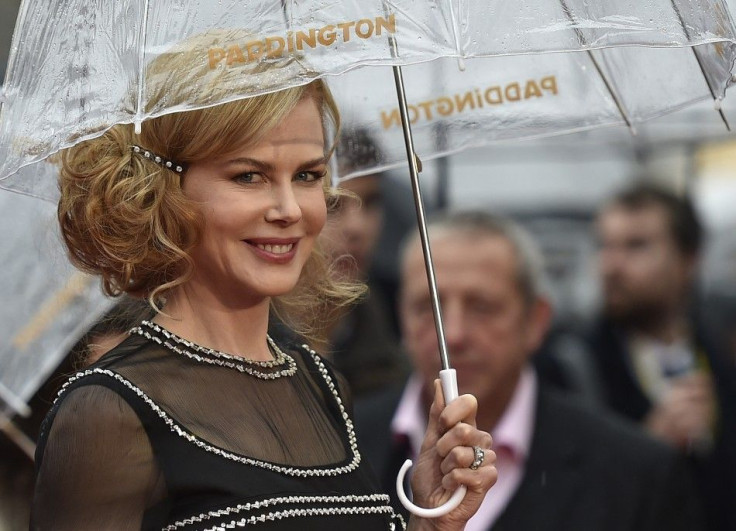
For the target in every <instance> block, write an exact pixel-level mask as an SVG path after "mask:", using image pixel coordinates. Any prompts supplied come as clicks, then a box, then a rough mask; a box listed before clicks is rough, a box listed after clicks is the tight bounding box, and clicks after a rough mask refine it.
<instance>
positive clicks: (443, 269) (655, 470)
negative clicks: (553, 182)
mask: <svg viewBox="0 0 736 531" xmlns="http://www.w3.org/2000/svg"><path fill="white" fill-rule="evenodd" d="M429 235H430V242H431V245H432V254H433V258H434V268H435V272H436V277H437V285H438V291H439V296H440V299H441V303H442V313H443V317H444V330H445V335H446V340H447V347H448V350H449V353H450V357H451V363H452V366H453V367H454V368H455V369H456V370H457V375H458V383H459V389H460V392H471V393H473V394H474V395H475V396H476V397H477V399H478V404H479V412H481V413H480V414H479V416H478V418H477V424H478V427H479V428H481V429H484V430H487V431H490V432H491V434H492V436H493V440H494V450H495V452H496V455H497V461H496V467H497V469H498V482H497V484H496V486H495V487H494V490H493V493H492V494H491V495H488V496H486V498H485V500H484V502H483V504H482V505H481V508H480V510H479V511H478V513H477V514H476V516H474V517H473V518H472V519H471V520H470V521H469V522H468V524H467V526H466V529H467V530H469V531H478V530H484V531H485V530H490V529H492V530H493V531H501V530H513V531H526V530H539V529H544V530H546V531H554V530H560V531H563V530H564V531H570V530H572V531H578V530H595V531H606V530H611V531H614V530H619V531H635V530H652V531H655V530H657V531H659V530H663V529H667V530H669V531H671V530H676V529H681V530H683V531H685V530H687V531H692V530H695V529H701V523H700V512H699V507H698V505H697V500H696V499H695V496H694V495H693V490H692V483H691V482H690V481H689V474H688V471H687V468H686V464H685V462H684V460H683V459H682V458H681V457H679V456H678V455H677V453H676V452H675V451H674V450H672V449H671V448H669V447H668V446H667V445H665V444H663V443H661V442H659V441H655V440H653V439H651V438H649V437H647V436H646V435H645V434H643V433H642V432H641V431H640V430H639V429H637V428H636V426H635V425H634V424H630V423H629V422H627V421H623V420H621V419H619V418H617V417H616V416H614V415H608V414H605V413H603V414H601V412H600V411H597V410H594V409H590V408H588V407H586V406H584V405H583V404H581V401H580V400H577V399H575V398H571V397H570V396H569V395H566V394H564V393H560V392H558V391H556V390H554V389H552V388H550V387H549V386H548V385H546V384H545V382H544V381H543V380H542V379H540V378H538V377H537V374H536V372H535V370H534V369H533V367H532V364H531V359H532V357H533V355H534V354H535V352H536V351H537V350H538V349H539V347H540V345H541V344H542V341H543V339H544V337H545V335H546V333H547V330H548V326H549V323H550V320H551V316H552V308H551V305H550V303H549V301H548V298H547V297H546V295H545V292H544V288H543V284H544V282H543V268H542V260H541V254H540V252H539V250H538V249H537V247H536V245H535V244H534V242H533V241H532V240H531V239H530V238H529V236H528V235H527V234H526V233H525V232H524V231H522V229H521V228H519V227H518V226H517V225H515V224H514V223H512V222H510V221H508V220H506V219H504V218H499V217H496V216H492V215H490V214H486V213H483V212H458V213H454V214H449V215H448V216H446V217H439V218H435V219H432V220H430V223H429ZM401 257H402V269H401V273H402V274H401V290H400V301H401V302H400V316H401V323H402V330H403V332H404V335H403V342H404V345H405V346H406V349H407V351H408V353H409V354H410V356H411V359H412V361H413V363H414V367H415V373H414V374H413V375H412V377H411V378H410V380H409V382H408V383H407V385H406V386H405V387H403V388H399V389H395V390H392V391H386V392H383V393H380V394H376V395H373V396H371V397H367V398H365V399H362V400H359V401H357V402H356V427H357V432H358V437H359V440H360V441H361V444H362V446H363V449H364V455H365V457H366V459H367V460H368V461H369V462H370V463H371V464H372V465H373V466H374V468H375V469H376V471H377V472H378V474H379V477H380V478H381V479H382V481H383V482H384V488H386V489H389V488H390V489H391V490H393V487H392V486H393V485H394V482H395V478H396V473H397V471H398V469H399V468H400V466H401V465H402V464H403V462H404V460H405V459H406V458H416V456H417V455H418V452H419V448H420V443H421V438H422V433H423V432H424V429H425V427H426V426H425V422H424V420H423V418H424V416H425V413H426V411H427V408H428V407H429V404H430V403H431V395H432V392H431V388H432V381H433V379H434V377H435V376H434V375H436V374H437V371H438V370H439V369H440V363H439V356H438V344H437V336H436V332H435V325H434V319H433V312H432V308H431V303H430V295H429V291H428V287H427V277H426V273H425V269H424V261H423V256H422V251H421V248H420V245H419V238H418V235H416V234H415V235H414V236H413V237H412V238H411V239H410V240H409V241H408V242H407V244H406V247H405V248H404V249H403V253H402V254H401ZM391 439H393V441H394V445H393V446H387V445H386V443H385V441H386V440H391Z"/></svg>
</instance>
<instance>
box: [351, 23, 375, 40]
mask: <svg viewBox="0 0 736 531" xmlns="http://www.w3.org/2000/svg"><path fill="white" fill-rule="evenodd" d="M355 34H356V35H357V36H358V37H360V38H361V39H368V38H370V36H371V35H372V34H373V21H372V20H371V19H368V18H362V19H360V20H359V21H358V22H357V23H356V24H355Z"/></svg>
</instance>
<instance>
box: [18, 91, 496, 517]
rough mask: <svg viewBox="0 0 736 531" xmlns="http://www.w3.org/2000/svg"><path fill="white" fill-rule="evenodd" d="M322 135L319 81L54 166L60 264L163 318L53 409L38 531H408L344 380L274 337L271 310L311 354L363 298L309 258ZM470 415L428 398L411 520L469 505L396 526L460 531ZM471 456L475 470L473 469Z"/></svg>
mask: <svg viewBox="0 0 736 531" xmlns="http://www.w3.org/2000/svg"><path fill="white" fill-rule="evenodd" d="M330 122H332V123H333V124H334V125H337V110H336V108H335V105H334V102H333V101H332V98H331V96H330V94H329V92H328V90H327V87H326V85H324V83H323V82H321V81H316V82H313V83H311V84H309V85H306V86H303V87H299V88H294V89H289V90H284V91H280V92H276V93H271V94H268V95H265V96H259V97H255V98H251V99H247V100H241V101H236V102H232V103H227V104H224V105H219V106H214V107H209V108H205V109H201V110H197V111H189V112H184V113H176V114H170V115H165V116H162V117H159V118H155V119H152V120H149V121H147V122H145V123H144V124H143V128H142V132H141V134H139V135H136V134H135V133H134V131H133V127H132V126H128V125H122V126H116V127H114V128H112V129H110V130H109V131H107V132H106V133H105V134H104V135H103V136H101V137H99V138H96V139H93V140H90V141H87V142H83V143H81V144H79V145H77V146H75V147H73V148H70V149H69V150H67V151H66V152H64V153H63V154H62V155H61V157H60V163H61V172H60V181H59V182H60V189H61V200H60V202H59V220H60V224H61V229H62V234H63V236H64V239H65V242H66V244H67V247H68V249H69V252H70V255H71V257H72V259H73V260H74V261H75V263H76V264H77V265H78V266H79V267H81V268H82V269H83V270H85V271H88V272H93V273H95V274H98V275H100V276H101V277H102V281H103V286H104V288H105V289H106V291H107V292H108V293H110V294H112V295H118V294H121V293H128V294H132V295H135V296H138V297H145V298H148V299H149V301H151V302H152V303H154V304H155V305H156V306H157V307H158V308H159V311H158V312H157V314H156V315H155V317H154V318H153V319H152V320H151V321H144V322H142V323H141V324H140V325H139V326H137V327H135V328H133V329H132V330H131V332H130V335H129V337H128V338H127V339H126V340H124V341H123V342H122V343H121V344H120V345H118V346H117V347H115V348H114V349H112V350H111V351H110V352H108V353H107V354H105V355H104V356H103V357H102V358H101V359H100V360H99V361H98V362H96V363H95V364H94V365H92V366H91V367H89V368H88V369H87V370H85V371H84V372H81V373H79V374H77V375H76V376H74V377H73V378H71V379H70V381H69V382H67V384H66V385H65V386H64V387H63V389H62V390H61V392H60V393H59V398H58V399H57V401H56V402H55V404H54V406H53V407H52V410H51V412H50V413H49V416H48V417H47V420H46V422H45V425H44V428H43V430H42V435H41V438H40V441H39V447H38V453H37V467H38V478H37V487H36V495H35V499H34V508H33V514H32V528H34V529H54V530H63V529H75V530H80V529H105V530H107V529H172V530H173V529H225V528H228V529H230V528H234V527H244V526H246V525H251V524H253V525H255V524H257V525H259V526H261V527H263V528H277V529H296V528H299V529H302V530H303V529H324V528H327V527H328V526H332V527H333V528H347V527H348V526H351V528H353V529H394V528H401V527H402V525H403V521H402V520H401V518H400V517H398V516H397V515H394V513H393V511H392V510H391V508H390V506H389V503H388V497H387V496H386V495H383V494H380V493H377V492H376V491H375V488H374V483H373V480H372V478H371V476H370V474H369V473H368V471H367V470H366V469H365V466H363V465H362V464H361V459H360V452H359V448H358V445H357V442H356V440H355V435H354V432H353V426H352V422H351V420H350V402H349V394H348V392H347V390H346V389H345V386H344V384H343V381H342V379H341V377H340V376H339V375H338V374H336V373H335V372H334V371H333V370H332V368H331V367H330V365H329V364H328V363H327V362H325V361H324V360H323V359H322V358H321V357H320V356H319V355H317V354H316V353H315V352H314V351H312V350H311V349H310V348H309V347H308V346H306V345H305V346H299V345H291V344H287V343H285V342H283V341H281V342H279V341H276V340H275V339H273V338H271V337H270V336H268V323H269V316H270V315H272V311H271V310H273V311H276V312H278V315H279V316H280V318H281V319H282V320H284V321H285V322H287V323H290V324H292V325H293V326H295V327H296V330H297V332H298V333H299V334H301V335H306V336H308V334H309V332H310V330H313V329H314V326H315V324H316V323H318V321H319V316H320V315H321V314H323V312H324V311H326V310H327V309H329V308H331V307H334V306H335V305H339V304H344V303H346V302H349V301H351V300H354V299H355V297H356V296H357V295H358V294H359V290H356V289H355V287H354V286H353V287H351V286H349V285H341V284H339V283H336V282H334V281H332V280H331V279H330V276H329V274H328V272H329V268H328V267H327V265H326V264H325V261H324V258H323V257H322V255H321V252H320V248H319V247H320V246H319V241H318V239H319V234H320V231H321V229H322V227H323V225H324V224H325V221H326V217H327V211H328V205H330V204H331V203H332V202H333V199H334V198H333V195H332V194H333V192H332V191H331V190H330V188H329V186H328V177H327V162H328V158H329V155H330V152H331V146H332V139H330V138H328V133H327V131H328V130H329V123H330ZM310 318H311V321H312V322H311V323H310V322H309V321H310ZM438 389H439V387H438ZM475 410H476V405H475V401H474V399H473V398H472V397H470V396H464V397H461V398H459V399H457V400H456V401H454V402H453V403H452V404H450V405H449V406H447V407H446V408H444V409H443V403H442V398H441V391H439V392H438V395H437V397H436V399H435V404H434V407H433V409H432V414H431V418H430V428H429V429H428V432H427V435H426V439H425V444H424V450H423V452H422V454H421V455H420V456H419V458H418V460H417V465H416V467H415V473H414V479H413V491H414V497H415V501H417V503H419V504H421V505H424V506H436V505H438V504H440V503H442V502H443V501H444V500H445V499H446V498H447V497H448V496H449V495H450V494H451V492H452V491H453V490H454V489H455V488H457V487H458V485H460V484H464V485H467V486H468V494H467V495H466V498H465V500H464V502H463V503H462V504H461V505H460V507H458V508H457V509H456V510H454V511H453V512H452V513H450V514H449V515H447V516H445V517H443V518H441V519H438V520H436V521H429V520H421V519H416V520H414V519H413V518H412V520H411V521H410V523H409V526H410V527H413V528H417V529H422V528H428V529H430V528H431V529H461V528H463V526H464V523H465V522H466V521H467V519H468V518H469V517H470V516H471V515H472V514H473V513H474V512H475V510H477V508H478V506H479V504H480V501H481V500H482V498H483V496H484V494H485V493H486V491H487V490H488V489H489V488H490V486H491V485H492V484H493V483H494V482H495V474H496V472H495V468H494V467H493V461H494V459H495V455H494V454H493V452H492V451H490V442H491V441H490V436H489V435H488V434H486V433H484V432H480V431H478V430H477V429H475V427H474V418H475ZM473 447H481V448H483V449H485V452H484V455H485V459H484V461H483V462H482V463H481V466H480V467H475V466H474V467H473V468H474V469H471V468H470V465H471V464H475V465H477V464H478V460H477V459H474V450H473ZM474 461H475V463H474Z"/></svg>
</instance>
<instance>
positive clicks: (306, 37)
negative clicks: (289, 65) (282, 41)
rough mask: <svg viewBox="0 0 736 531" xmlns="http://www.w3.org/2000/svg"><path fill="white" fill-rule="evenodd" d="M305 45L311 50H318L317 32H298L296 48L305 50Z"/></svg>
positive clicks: (312, 30) (311, 30) (313, 30)
mask: <svg viewBox="0 0 736 531" xmlns="http://www.w3.org/2000/svg"><path fill="white" fill-rule="evenodd" d="M304 43H306V44H307V46H309V47H310V48H316V47H317V30H315V29H310V30H309V33H308V34H307V33H304V32H303V31H297V32H296V47H297V49H298V50H303V49H304Z"/></svg>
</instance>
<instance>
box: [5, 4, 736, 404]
mask: <svg viewBox="0 0 736 531" xmlns="http://www.w3.org/2000/svg"><path fill="white" fill-rule="evenodd" d="M735 32H736V30H734V27H733V24H732V22H731V18H730V16H729V14H728V11H727V9H726V7H725V5H724V4H723V3H722V1H721V0H687V1H685V0H642V1H638V2H632V1H631V0H625V1H624V0H605V1H603V0H600V1H591V0H526V1H521V0H520V1H516V2H508V1H506V0H503V1H502V0H482V1H481V0H452V1H447V0H359V1H358V0H341V1H335V0H281V1H276V0H268V1H266V0H249V1H247V2H243V1H241V0H219V1H218V2H212V1H211V0H186V1H184V0H156V1H155V2H153V1H150V0H121V1H116V2H108V1H105V2H102V1H98V2H89V1H88V0H25V1H24V2H23V4H22V5H21V9H20V14H19V17H18V22H17V26H16V30H15V33H14V37H13V43H12V46H11V54H10V57H9V63H8V68H7V72H6V78H5V83H4V88H3V94H2V109H1V111H0V188H7V189H10V190H13V191H17V192H22V193H24V194H28V195H31V196H37V197H41V198H46V199H52V200H53V199H54V198H55V196H56V194H57V191H56V179H55V177H56V167H55V166H54V165H53V164H52V163H50V162H48V160H49V157H50V156H51V155H53V154H54V153H56V152H58V151H59V150H61V149H64V148H66V147H69V146H71V145H74V144H75V143H77V142H80V141H83V140H85V139H89V138H93V137H95V136H97V135H100V134H102V133H103V132H104V131H105V130H107V129H108V128H110V127H112V126H114V125H116V124H137V125H140V124H141V123H142V122H144V121H145V120H146V119H148V118H151V117H154V116H159V115H163V114H166V113H171V112H178V111H185V110H188V109H194V108H201V107H206V106H211V105H216V104H218V103H223V102H226V101H231V100H234V99H238V98H246V97H251V96H254V95H258V94H263V93H267V92H270V91H275V90H279V89H282V88H285V87H289V86H295V85H300V84H305V83H308V82H309V81H311V80H313V79H316V78H319V77H325V78H326V79H327V81H328V83H329V84H330V85H331V86H332V88H333V89H334V91H335V94H336V96H337V99H338V104H339V105H340V107H341V108H342V109H343V111H344V115H345V116H344V117H345V121H346V123H347V124H348V125H349V127H350V129H351V130H352V131H354V130H358V129H360V128H363V129H364V130H365V131H368V132H369V134H370V135H375V136H376V137H377V138H378V139H379V141H380V142H381V144H382V145H384V146H390V149H386V150H384V151H381V152H380V153H378V152H376V153H374V154H373V155H372V156H369V157H365V156H363V157H359V158H361V160H362V161H363V162H361V163H360V164H355V163H354V162H353V159H354V157H353V155H354V152H355V151H360V146H359V144H358V142H357V137H356V142H353V143H352V144H351V142H350V141H349V140H350V139H349V138H348V142H346V143H344V144H343V145H349V146H352V147H351V148H350V149H349V150H347V151H346V152H343V153H339V154H338V157H340V158H341V159H342V160H344V161H345V164H342V167H343V168H345V175H346V176H347V175H349V174H351V173H352V174H357V173H361V172H362V173H365V172H366V171H370V170H376V169H379V168H383V167H389V166H392V165H396V164H398V163H399V162H400V161H402V160H406V154H405V151H404V135H405V133H404V131H402V128H401V127H399V125H398V124H399V121H398V116H399V114H400V113H399V111H397V98H396V89H395V88H394V87H395V85H394V78H393V77H392V69H391V68H388V67H389V66H401V67H402V68H405V72H404V74H405V75H404V77H405V79H406V85H407V86H406V89H407V94H406V96H407V99H408V102H409V106H408V108H407V112H408V119H409V120H410V121H411V122H413V124H412V126H413V128H414V133H415V137H416V142H417V151H418V152H419V154H420V156H422V157H424V158H429V157H431V156H433V155H438V154H443V153H449V152H455V151H459V150H461V149H464V148H465V147H469V146H471V145H477V144H479V143H485V142H490V141H493V140H497V139H510V138H518V137H530V136H544V135H550V134H556V133H560V132H565V131H571V130H578V129H586V128H593V127H598V126H601V125H608V124H617V123H618V124H620V123H628V124H630V125H632V126H636V124H638V123H639V122H641V121H643V120H646V119H648V118H652V117H656V116H658V115H660V114H662V113H665V112H667V111H670V110H674V109H677V108H679V107H683V106H686V105H689V104H690V103H692V102H695V101H698V100H702V99H711V100H715V101H718V100H719V99H720V98H722V97H723V95H724V93H725V90H726V87H727V85H728V83H729V82H730V80H731V68H732V66H733V62H734V57H735V53H736V44H735V42H736V35H735ZM159 59H161V60H159ZM161 64H167V65H174V66H172V67H171V68H168V69H166V68H160V65H161ZM157 65H158V66H157ZM172 86H175V87H179V89H178V90H177V91H176V93H177V95H176V98H171V97H169V96H170V94H171V92H170V90H169V89H170V88H171V87H172ZM182 87H183V88H182ZM27 201H31V200H30V199H26V200H24V201H21V200H20V199H18V200H17V201H15V202H14V201H12V200H10V202H9V203H10V205H11V206H12V207H13V209H7V210H5V208H4V212H5V213H6V214H7V215H8V216H10V219H11V220H13V222H14V223H15V227H14V228H13V230H17V231H18V234H20V235H22V236H18V237H17V241H16V244H17V247H16V246H13V245H10V244H7V245H6V244H3V247H4V248H7V249H10V253H11V254H10V255H9V257H8V260H7V261H6V262H4V263H6V264H9V263H13V264H16V260H17V265H14V266H13V268H14V269H13V270H14V271H17V275H15V274H14V275H13V276H12V278H13V280H8V288H7V289H8V291H7V293H8V294H7V299H6V298H5V297H6V295H5V292H3V303H4V304H3V307H5V308H10V309H11V311H12V312H13V313H14V315H12V322H13V323H15V324H13V327H14V328H12V329H8V330H7V331H5V337H6V338H8V341H10V342H13V344H16V343H17V341H16V339H14V338H17V337H19V336H18V334H20V337H21V338H31V339H33V340H35V341H37V343H33V342H31V341H30V340H27V339H26V340H25V342H21V343H22V344H23V345H25V346H23V348H22V349H19V348H15V347H4V349H3V350H2V351H1V352H0V382H2V385H4V386H5V388H6V389H9V390H10V392H11V393H13V394H14V395H15V396H16V398H19V399H20V400H25V399H26V398H27V397H28V396H29V393H30V392H32V388H33V387H34V385H38V383H40V381H41V379H42V376H45V375H44V374H43V371H44V370H46V369H44V368H49V367H52V366H53V365H54V364H55V363H56V362H58V359H59V358H60V357H61V356H63V354H64V353H65V352H66V350H67V349H68V347H69V346H70V345H71V344H72V343H73V342H74V340H75V339H76V338H77V337H79V335H80V334H81V331H82V330H83V329H85V328H86V327H87V326H89V324H90V321H91V320H93V319H94V318H95V317H96V316H99V315H100V314H101V313H102V311H104V310H102V309H101V307H102V306H104V305H105V304H108V305H109V301H105V300H102V299H99V297H100V295H99V293H98V292H96V291H94V290H93V291H92V292H87V291H84V290H77V289H76V288H74V289H72V288H70V287H69V286H70V285H72V286H74V285H75V284H73V282H79V278H78V277H75V276H74V273H73V272H72V270H71V269H68V268H67V267H66V266H64V267H61V264H62V262H63V259H61V258H58V259H57V258H53V259H49V258H45V257H43V256H42V257H40V258H34V256H36V255H34V254H33V253H34V252H35V250H34V249H35V248H34V244H36V243H38V244H39V245H40V243H39V242H41V241H43V240H40V239H38V238H36V237H35V236H34V234H35V233H34V230H36V229H33V228H32V227H35V226H36V225H35V224H34V223H30V222H28V223H25V222H24V221H23V220H26V219H29V218H26V217H25V216H30V219H38V218H39V216H38V214H34V212H36V211H35V210H34V208H35V207H33V206H30V204H29V203H27ZM40 204H42V205H44V204H45V205H46V206H47V207H48V206H49V205H48V203H44V202H41V203H40ZM10 226H11V222H10V221H8V222H5V221H3V228H4V229H7V228H8V227H10ZM32 242H34V243H32ZM14 245H15V244H14ZM16 249H17V250H16ZM21 249H22V250H21ZM54 252H57V253H58V245H57V251H54ZM21 254H26V255H27V256H26V258H24V259H21V257H20V256H19V255H21ZM53 256H60V255H53ZM42 262H46V263H47V264H53V265H58V266H59V267H51V268H50V269H48V270H46V272H45V273H41V272H40V269H39V272H38V273H33V274H32V273H31V271H35V267H36V266H37V265H40V264H41V263H42ZM7 276H8V278H10V277H11V275H10V274H8V275H7ZM75 279H76V280H75ZM46 281H48V282H50V283H49V284H48V285H47V284H45V282H46ZM70 283H71V284H70ZM21 286H22V287H23V289H20V287H21ZM44 286H46V287H44ZM85 286H86V284H85ZM91 286H93V285H91ZM93 287H94V286H93ZM85 289H86V288H85ZM90 289H92V288H90ZM59 290H61V293H62V296H61V297H62V300H63V301H67V302H73V301H84V304H80V305H77V306H76V307H74V306H72V305H66V306H63V305H61V303H59V302H56V303H48V304H52V307H53V308H57V310H56V313H53V315H52V313H44V314H43V315H44V316H46V317H45V318H44V319H45V320H42V322H43V323H46V324H49V325H50V323H51V322H52V321H54V326H57V325H58V326H59V327H60V331H59V332H58V333H53V334H52V333H50V330H51V328H50V326H47V327H42V326H40V325H38V324H34V323H38V322H40V321H38V319H39V318H37V317H36V315H37V314H38V312H39V311H40V310H42V309H43V308H45V307H46V304H47V302H46V299H45V298H44V297H42V296H41V294H43V295H45V296H46V297H49V296H52V294H53V293H57V292H59ZM64 290H66V291H64ZM70 293H73V294H74V295H70ZM100 300H102V302H99V301H100ZM21 301H22V302H24V303H25V302H28V304H29V308H28V309H23V308H22V306H21ZM95 305H97V306H95ZM74 308H76V309H74ZM94 308H96V309H94ZM16 314H17V315H16ZM3 320H5V321H10V320H11V319H9V318H7V317H5V316H4V317H3ZM16 321H17V322H16ZM56 321H58V322H56ZM28 330H30V331H31V332H34V333H35V334H37V335H33V334H32V333H31V332H27V331H28ZM21 332H23V333H21ZM47 332H49V334H48V335H46V334H47ZM29 353H33V354H29ZM36 354H38V355H41V354H43V355H44V356H45V357H44V358H43V359H41V358H34V357H32V356H33V355H36ZM9 367H14V368H17V370H16V369H13V370H11V369H9ZM48 370H50V369H48ZM29 374H34V375H35V376H34V378H35V379H34V380H32V379H31V378H29V377H28V375H29ZM6 395H7V393H6ZM8 400H11V399H6V400H5V401H6V402H7V401H8Z"/></svg>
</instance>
